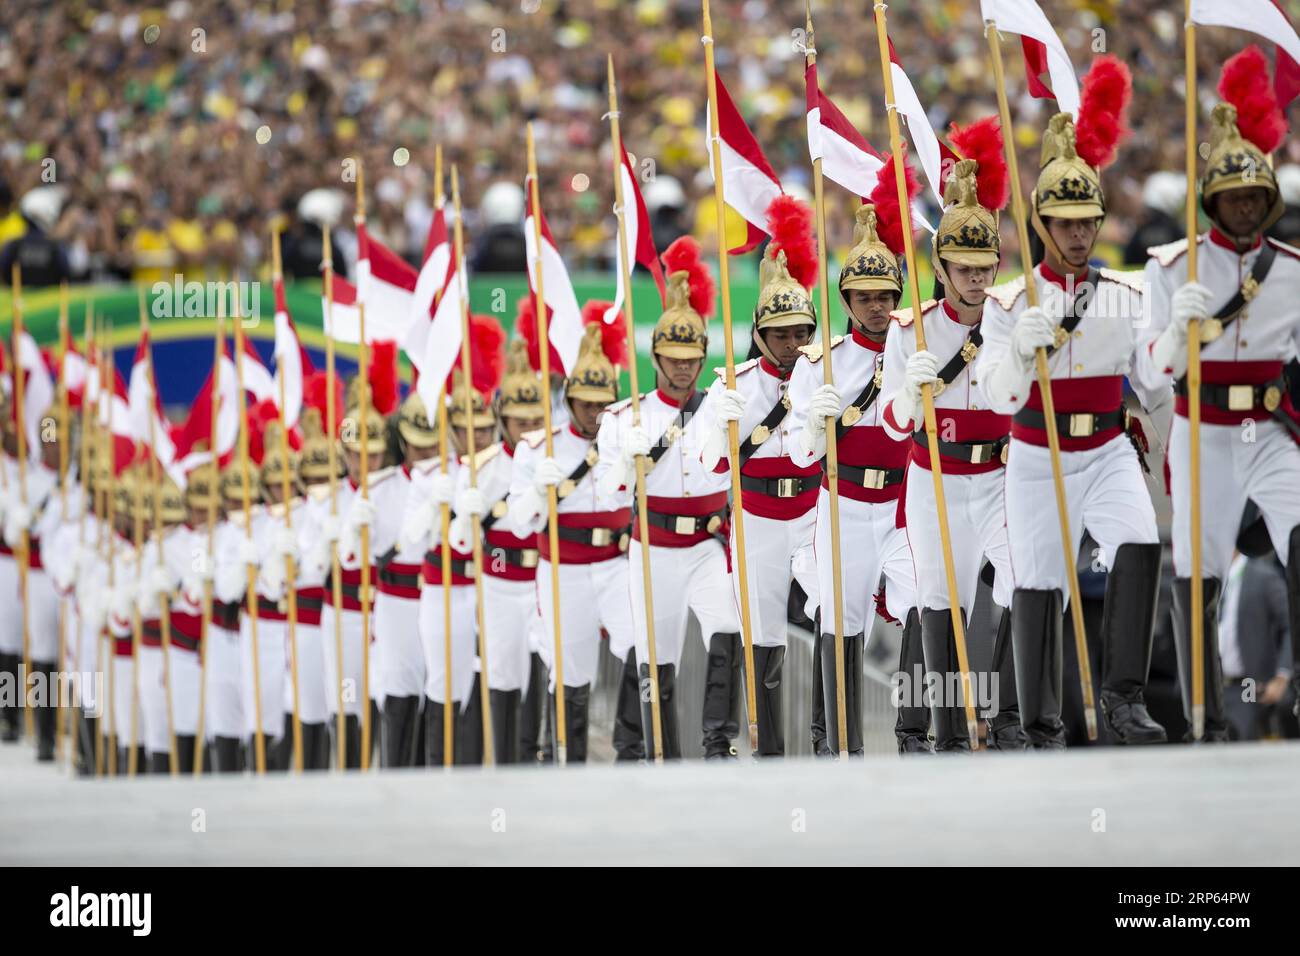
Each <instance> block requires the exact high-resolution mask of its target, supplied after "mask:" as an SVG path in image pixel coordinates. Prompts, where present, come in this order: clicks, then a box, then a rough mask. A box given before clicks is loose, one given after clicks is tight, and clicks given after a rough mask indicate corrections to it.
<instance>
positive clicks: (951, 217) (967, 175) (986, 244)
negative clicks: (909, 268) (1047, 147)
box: [934, 159, 1000, 268]
mask: <svg viewBox="0 0 1300 956" xmlns="http://www.w3.org/2000/svg"><path fill="white" fill-rule="evenodd" d="M979 168H980V167H979V163H978V162H977V161H975V160H973V159H963V160H961V161H960V162H959V163H957V165H956V166H954V167H953V170H952V177H951V178H950V179H949V180H948V184H947V186H946V187H944V191H943V201H944V206H945V209H944V212H943V218H942V219H940V220H939V228H938V229H937V230H936V231H935V234H934V256H935V259H936V261H941V260H944V259H947V260H948V261H949V262H955V263H957V264H958V265H963V266H996V265H997V264H998V260H999V258H1000V246H999V243H998V213H997V210H996V209H987V208H985V207H984V206H982V205H980V201H979V189H978V185H979V184H978V180H977V178H976V176H977V174H978V172H979ZM936 268H937V266H936Z"/></svg>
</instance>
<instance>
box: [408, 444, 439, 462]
mask: <svg viewBox="0 0 1300 956" xmlns="http://www.w3.org/2000/svg"><path fill="white" fill-rule="evenodd" d="M402 446H403V451H402V454H403V456H404V457H405V458H406V463H407V464H408V465H412V464H414V463H415V462H417V461H427V460H428V459H430V458H433V457H434V456H436V455H437V454H438V446H437V445H430V446H429V447H428V448H416V447H415V446H414V445H411V444H408V443H407V442H403V443H402Z"/></svg>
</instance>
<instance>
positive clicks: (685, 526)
mask: <svg viewBox="0 0 1300 956" xmlns="http://www.w3.org/2000/svg"><path fill="white" fill-rule="evenodd" d="M697 530H698V528H697V527H696V521H695V516H694V515H678V516H677V517H676V518H675V519H674V520H673V531H675V532H677V533H678V534H695V532H696V531H697Z"/></svg>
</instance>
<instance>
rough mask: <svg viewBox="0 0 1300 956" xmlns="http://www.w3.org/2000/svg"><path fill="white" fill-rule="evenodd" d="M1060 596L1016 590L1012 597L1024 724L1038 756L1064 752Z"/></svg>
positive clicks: (1018, 689) (1014, 649)
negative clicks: (1050, 752) (1041, 751)
mask: <svg viewBox="0 0 1300 956" xmlns="http://www.w3.org/2000/svg"><path fill="white" fill-rule="evenodd" d="M1064 623H1065V622H1064V618H1063V617H1062V607H1061V592H1060V591H1057V590H1056V589H1052V590H1050V591H1031V590H1029V589H1027V588H1017V589H1016V591H1015V592H1014V593H1013V594H1012V596H1011V648H1012V652H1013V653H1014V655H1015V670H1016V695H1017V696H1018V698H1019V701H1020V722H1021V725H1022V726H1023V727H1024V728H1025V735H1026V736H1027V737H1028V738H1029V746H1030V747H1031V748H1033V749H1034V750H1064V749H1065V725H1064V724H1062V723H1061V680H1062V677H1061V631H1062V629H1063V627H1064Z"/></svg>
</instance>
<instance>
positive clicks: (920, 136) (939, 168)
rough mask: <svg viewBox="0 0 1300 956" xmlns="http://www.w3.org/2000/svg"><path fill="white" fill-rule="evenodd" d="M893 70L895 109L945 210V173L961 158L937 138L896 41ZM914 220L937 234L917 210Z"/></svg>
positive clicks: (891, 44) (891, 61)
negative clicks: (904, 66)
mask: <svg viewBox="0 0 1300 956" xmlns="http://www.w3.org/2000/svg"><path fill="white" fill-rule="evenodd" d="M889 70H890V73H891V75H892V79H893V81H894V106H895V107H896V108H897V109H898V112H899V114H900V115H902V117H903V118H904V119H906V120H907V133H908V135H909V136H910V137H911V138H912V146H913V147H914V148H915V150H916V158H917V159H918V160H919V161H920V163H921V169H922V170H924V171H925V178H926V180H927V181H928V182H929V183H930V191H931V192H932V193H933V194H934V200H935V203H936V204H937V206H938V208H939V209H942V208H943V172H944V170H945V169H951V168H952V167H953V166H954V165H955V164H956V162H957V155H956V154H955V153H954V152H953V151H952V150H951V149H949V148H948V146H947V145H946V144H945V143H944V142H943V141H942V140H940V139H939V137H937V136H935V135H934V128H933V127H932V126H931V125H930V118H929V116H928V115H927V114H926V112H925V107H923V106H922V105H921V99H920V97H918V96H917V95H916V89H915V88H914V87H913V86H912V81H911V80H910V79H908V76H907V73H906V72H905V71H904V70H903V64H902V61H901V60H899V58H898V51H896V50H895V49H894V41H893V40H890V41H889ZM824 166H825V164H824V163H823V167H824ZM912 216H913V218H914V219H916V220H917V222H919V223H920V224H921V225H922V226H924V227H925V228H926V229H928V230H929V231H930V232H934V227H933V226H931V225H930V223H928V222H927V221H926V220H925V218H924V217H923V216H920V215H919V214H918V213H917V212H916V209H915V208H913V210H912Z"/></svg>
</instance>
